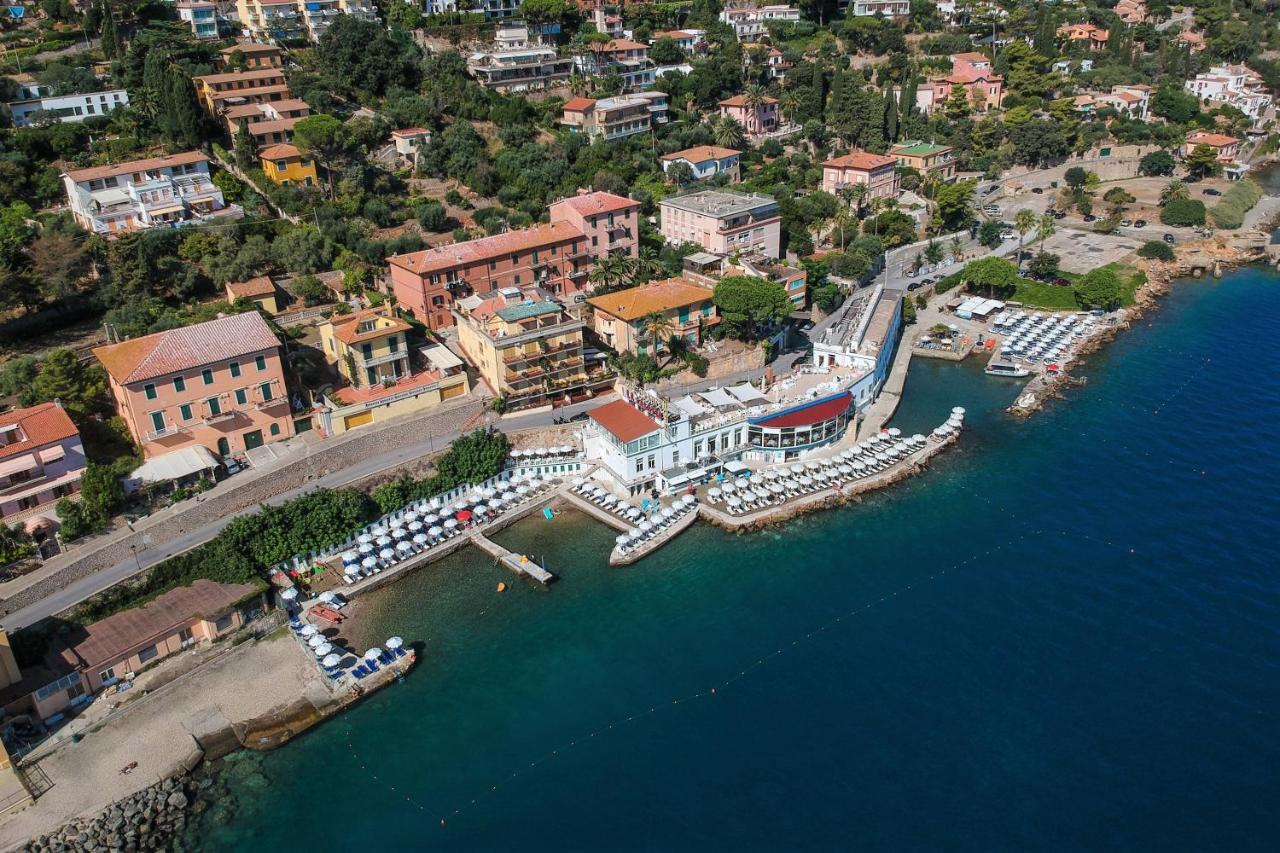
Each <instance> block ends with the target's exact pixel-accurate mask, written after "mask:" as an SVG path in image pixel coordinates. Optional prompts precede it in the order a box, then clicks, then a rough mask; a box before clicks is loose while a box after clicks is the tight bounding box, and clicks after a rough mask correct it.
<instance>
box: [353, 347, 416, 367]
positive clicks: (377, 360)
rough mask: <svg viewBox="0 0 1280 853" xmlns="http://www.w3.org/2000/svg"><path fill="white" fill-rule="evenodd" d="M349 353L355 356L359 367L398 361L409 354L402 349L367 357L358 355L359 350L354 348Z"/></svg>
mask: <svg viewBox="0 0 1280 853" xmlns="http://www.w3.org/2000/svg"><path fill="white" fill-rule="evenodd" d="M351 354H352V356H354V357H355V360H356V364H357V365H358V366H360V367H379V366H380V365H383V364H391V363H393V362H397V361H400V360H401V359H407V358H408V357H409V354H408V353H407V352H405V351H404V350H399V351H397V352H392V353H387V354H386V355H375V356H369V357H368V358H365V357H364V356H362V355H360V353H359V352H357V351H354V350H353V351H352V353H351Z"/></svg>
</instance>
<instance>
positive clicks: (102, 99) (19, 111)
mask: <svg viewBox="0 0 1280 853" xmlns="http://www.w3.org/2000/svg"><path fill="white" fill-rule="evenodd" d="M18 92H19V94H20V95H21V96H22V97H21V98H20V99H19V100H16V101H10V102H9V104H8V107H9V113H10V115H12V116H13V126H14V127H28V126H29V125H30V124H31V122H32V119H33V117H34V118H36V119H39V118H47V117H54V118H56V120H57V122H58V123H59V124H61V123H62V122H68V121H84V120H85V119H87V118H93V117H94V116H104V115H107V114H108V113H110V112H111V111H112V110H115V109H117V108H119V107H123V106H125V105H126V104H128V103H129V93H128V92H126V91H125V90H124V89H106V90H104V91H101V92H86V93H84V94H80V95H50V94H48V92H49V87H48V86H40V85H37V84H35V83H20V84H19V85H18ZM36 113H39V114H40V115H38V116H37V115H35V114H36Z"/></svg>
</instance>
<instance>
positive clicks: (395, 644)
mask: <svg viewBox="0 0 1280 853" xmlns="http://www.w3.org/2000/svg"><path fill="white" fill-rule="evenodd" d="M403 645H404V640H402V639H400V638H399V637H390V638H389V639H388V640H387V648H389V649H391V651H393V652H394V651H395V650H396V649H398V648H400V647H401V646H403Z"/></svg>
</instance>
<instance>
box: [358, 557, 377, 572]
mask: <svg viewBox="0 0 1280 853" xmlns="http://www.w3.org/2000/svg"><path fill="white" fill-rule="evenodd" d="M360 565H362V566H364V567H365V568H366V569H372V568H373V567H374V566H376V565H378V558H377V557H365V558H364V559H363V560H361V561H360Z"/></svg>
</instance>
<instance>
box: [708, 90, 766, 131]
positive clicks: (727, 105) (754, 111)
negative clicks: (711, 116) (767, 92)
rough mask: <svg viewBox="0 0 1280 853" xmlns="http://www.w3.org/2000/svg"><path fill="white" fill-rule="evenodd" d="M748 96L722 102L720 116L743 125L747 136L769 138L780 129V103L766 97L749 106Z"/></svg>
mask: <svg viewBox="0 0 1280 853" xmlns="http://www.w3.org/2000/svg"><path fill="white" fill-rule="evenodd" d="M747 101H748V98H747V96H746V95H734V96H733V97H732V98H725V99H724V100H723V101H721V102H720V115H721V116H722V117H728V118H731V119H733V120H734V121H736V122H737V123H738V124H740V125H742V128H743V130H745V131H746V132H747V136H750V137H752V138H756V137H761V136H768V135H769V134H770V133H773V132H774V131H776V130H777V129H778V101H777V99H776V98H770V97H768V96H764V97H762V98H761V99H760V103H758V104H748V103H747Z"/></svg>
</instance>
